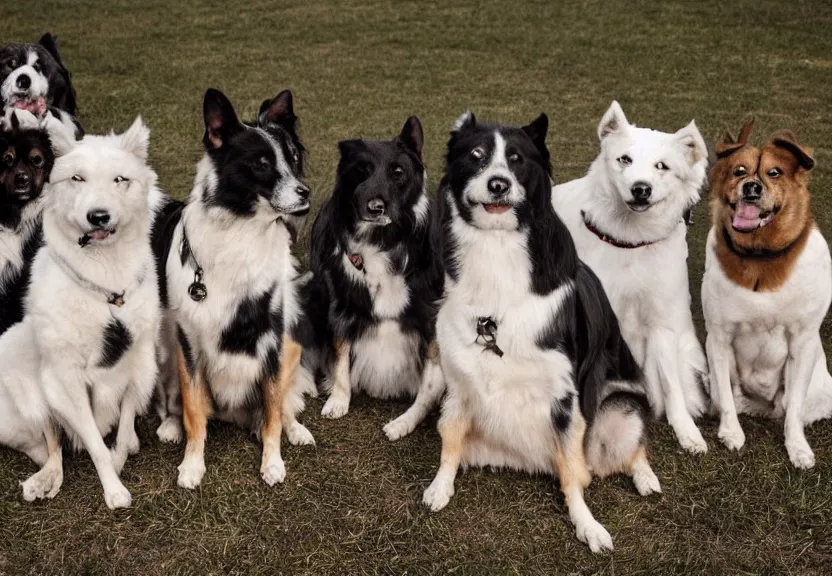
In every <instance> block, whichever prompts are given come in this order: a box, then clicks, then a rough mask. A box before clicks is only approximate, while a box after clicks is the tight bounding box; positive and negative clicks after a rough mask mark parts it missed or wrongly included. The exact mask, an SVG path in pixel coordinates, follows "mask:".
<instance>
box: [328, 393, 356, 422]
mask: <svg viewBox="0 0 832 576" xmlns="http://www.w3.org/2000/svg"><path fill="white" fill-rule="evenodd" d="M349 411H350V400H349V398H344V397H342V396H341V395H339V394H337V393H335V394H332V395H331V396H330V397H329V399H327V401H326V404H324V408H323V410H321V416H323V417H324V418H331V419H333V420H335V419H337V418H342V417H343V416H346V415H347V412H349Z"/></svg>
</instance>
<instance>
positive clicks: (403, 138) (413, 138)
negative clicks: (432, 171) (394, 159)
mask: <svg viewBox="0 0 832 576" xmlns="http://www.w3.org/2000/svg"><path fill="white" fill-rule="evenodd" d="M397 138H398V140H399V142H401V143H402V144H404V145H405V146H406V147H407V148H408V149H410V150H413V151H414V152H415V153H416V155H417V156H418V157H419V158H421V157H422V148H423V147H424V145H425V133H424V131H423V130H422V123H421V122H420V121H419V118H418V117H416V116H411V117H410V118H408V119H407V120H405V123H404V126H402V131H401V132H400V133H399V135H398V136H397Z"/></svg>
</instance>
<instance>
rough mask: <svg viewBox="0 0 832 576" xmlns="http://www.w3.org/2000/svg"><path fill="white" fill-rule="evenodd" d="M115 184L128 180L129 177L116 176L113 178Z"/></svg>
mask: <svg viewBox="0 0 832 576" xmlns="http://www.w3.org/2000/svg"><path fill="white" fill-rule="evenodd" d="M113 182H115V183H116V184H121V183H122V182H130V179H129V178H125V177H124V176H116V179H115V180H113Z"/></svg>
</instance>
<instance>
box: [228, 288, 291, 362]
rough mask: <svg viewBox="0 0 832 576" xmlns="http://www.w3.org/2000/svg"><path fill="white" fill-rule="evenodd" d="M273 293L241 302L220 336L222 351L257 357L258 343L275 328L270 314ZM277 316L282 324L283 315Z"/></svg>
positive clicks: (265, 293) (269, 292) (266, 293)
mask: <svg viewBox="0 0 832 576" xmlns="http://www.w3.org/2000/svg"><path fill="white" fill-rule="evenodd" d="M272 292H273V290H271V289H270V290H267V291H266V292H263V293H262V294H260V295H259V296H257V297H255V298H244V299H243V300H242V301H241V302H240V304H239V305H238V306H237V312H235V313H234V317H233V318H232V319H231V321H230V322H229V323H228V325H226V327H225V328H223V331H222V334H221V335H220V350H222V351H223V352H228V353H230V354H247V355H249V356H257V342H259V341H260V338H261V337H262V336H263V335H264V334H266V332H268V331H270V330H272V328H273V319H272V316H271V315H270V314H269V305H270V304H271V301H272ZM276 316H277V317H278V318H280V321H281V324H282V315H281V314H276ZM281 332H282V331H281Z"/></svg>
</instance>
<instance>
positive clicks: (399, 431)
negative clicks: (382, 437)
mask: <svg viewBox="0 0 832 576" xmlns="http://www.w3.org/2000/svg"><path fill="white" fill-rule="evenodd" d="M415 428H416V426H415V425H413V423H412V422H411V421H410V420H409V419H407V418H405V417H404V416H399V417H398V418H396V419H395V420H393V421H391V422H388V423H387V424H385V425H384V428H383V430H384V433H385V434H386V435H387V439H388V440H390V441H391V442H395V441H396V440H398V439H399V438H404V437H405V436H407V435H408V434H410V433H411V432H413V430H414V429H415Z"/></svg>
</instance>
